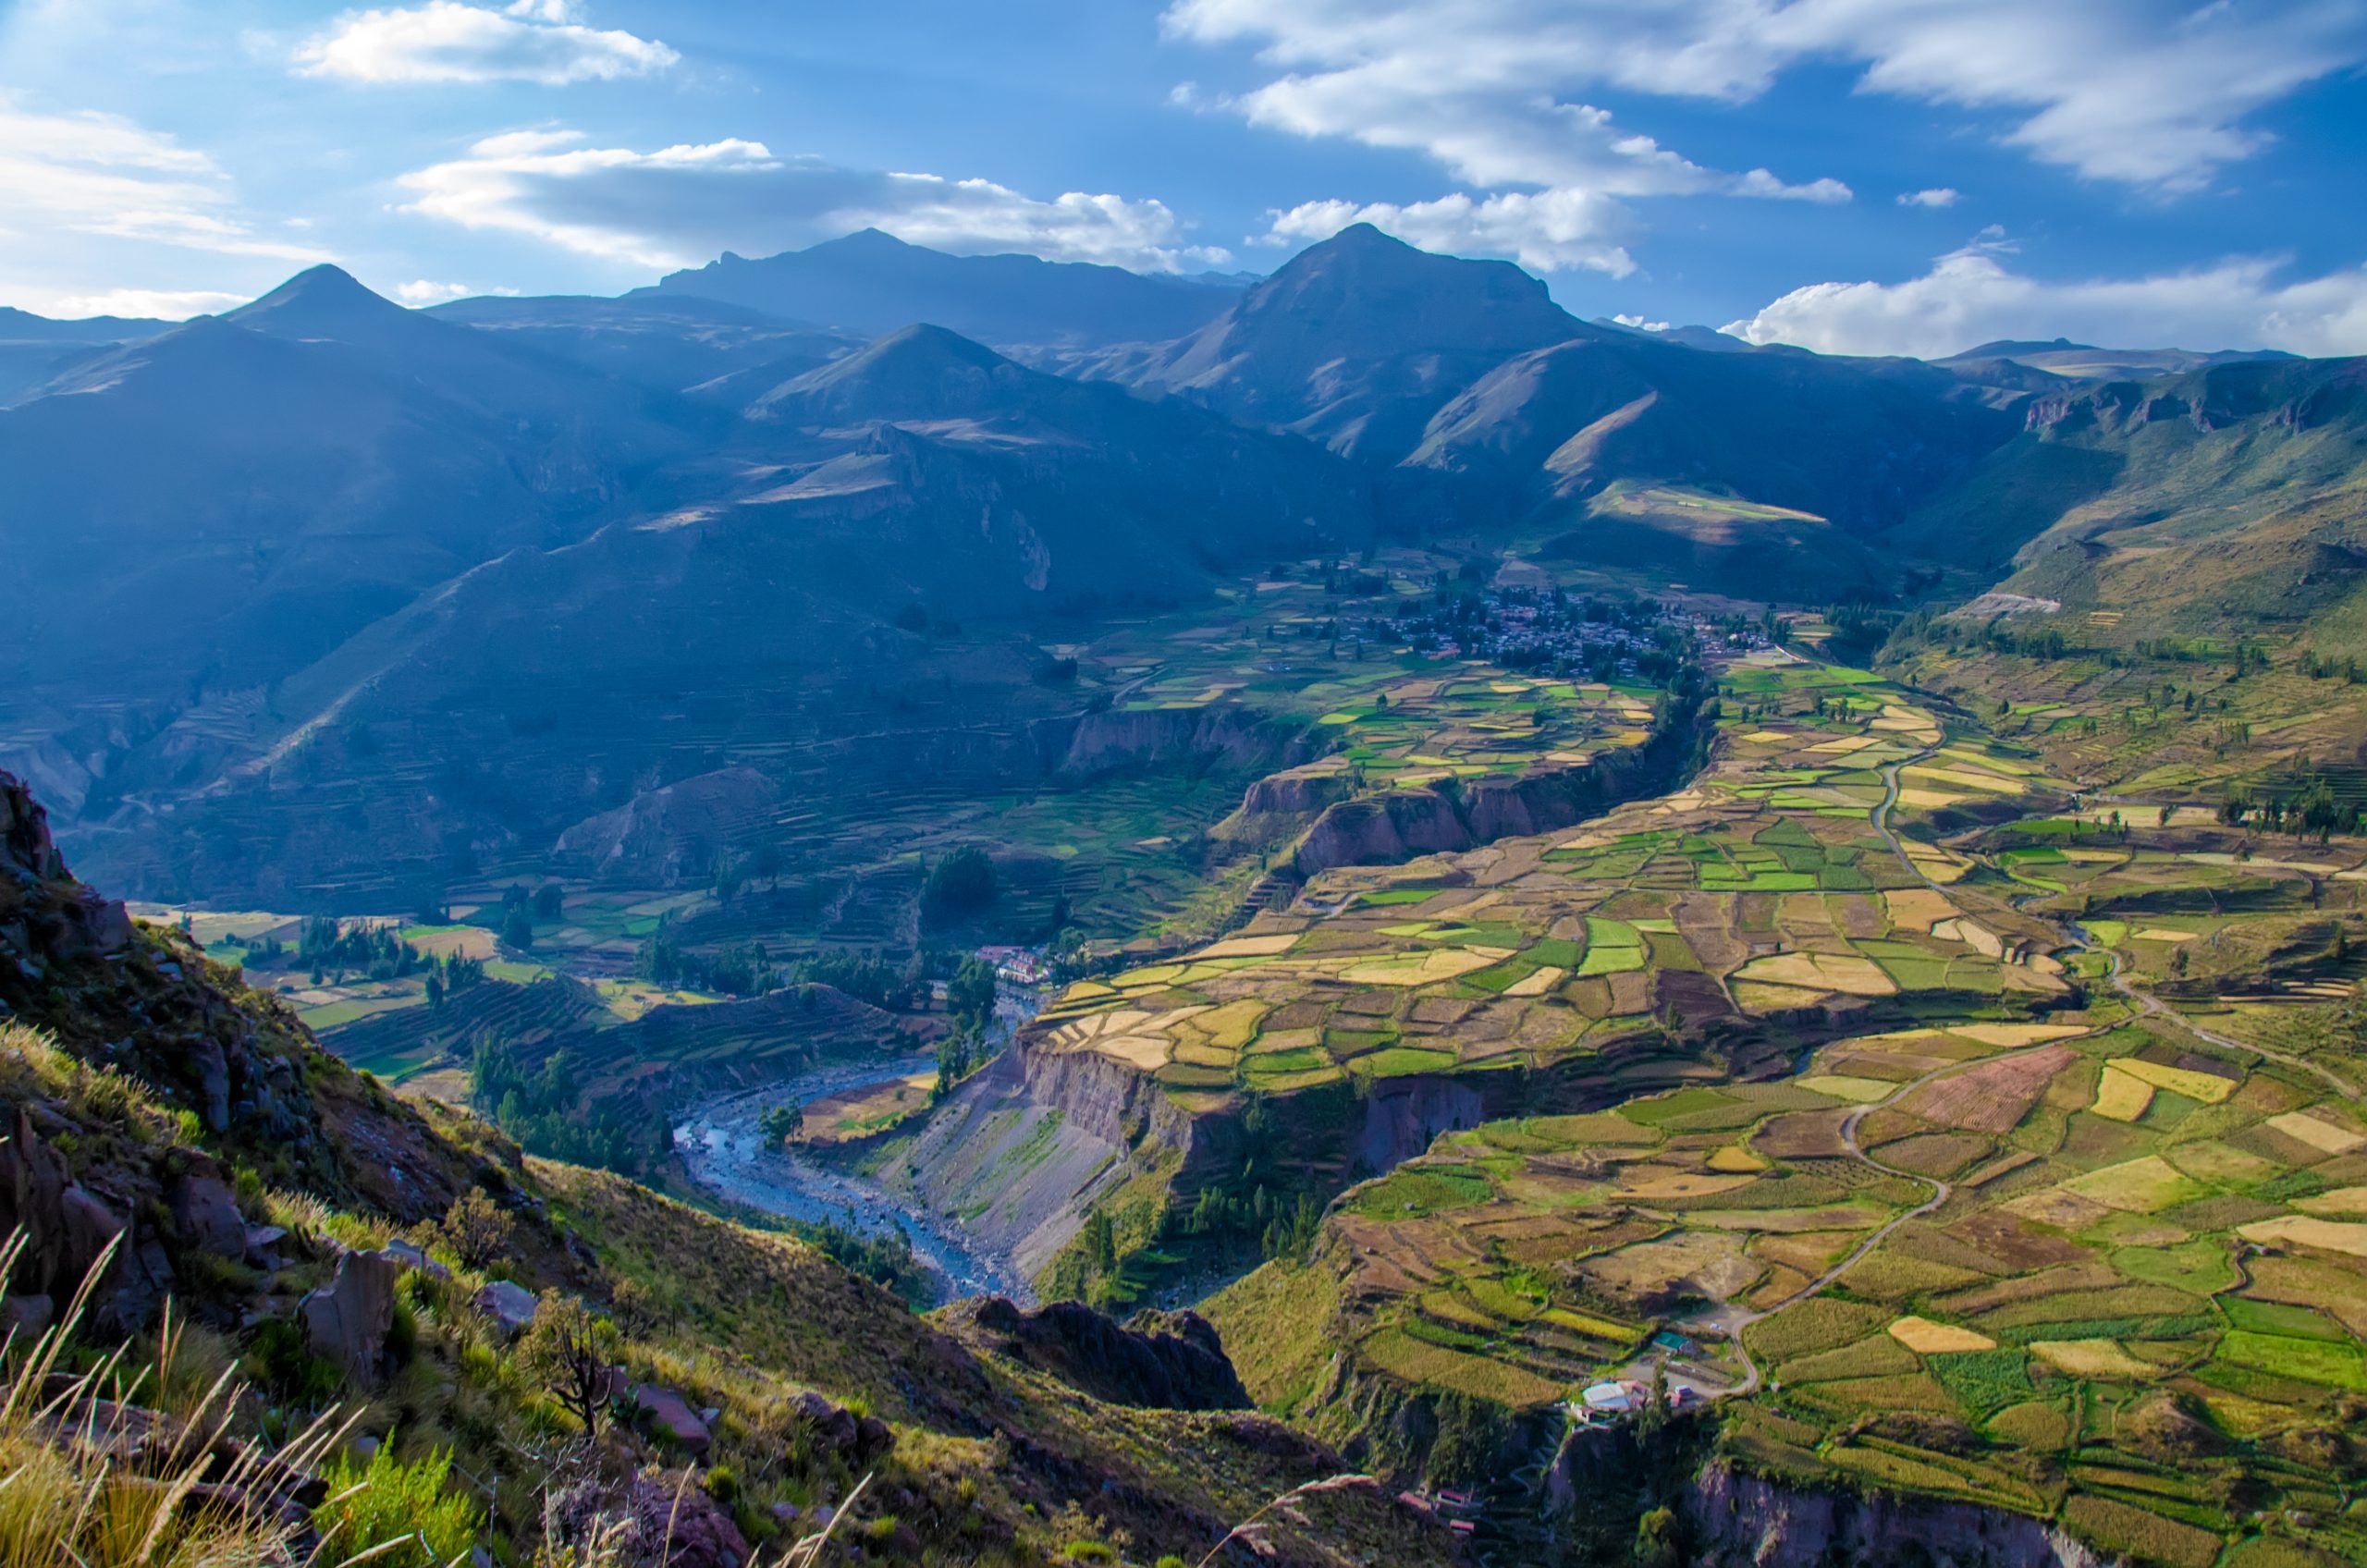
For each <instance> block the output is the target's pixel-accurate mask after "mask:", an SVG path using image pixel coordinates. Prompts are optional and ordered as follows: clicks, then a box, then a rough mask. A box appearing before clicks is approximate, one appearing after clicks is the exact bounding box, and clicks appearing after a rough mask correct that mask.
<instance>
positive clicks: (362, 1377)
mask: <svg viewBox="0 0 2367 1568" xmlns="http://www.w3.org/2000/svg"><path fill="white" fill-rule="evenodd" d="M401 1274H402V1265H401V1264H400V1263H399V1262H398V1261H396V1260H395V1259H394V1258H392V1257H390V1256H386V1254H385V1253H375V1252H349V1253H346V1254H344V1255H343V1256H340V1257H339V1258H338V1259H337V1277H336V1278H335V1279H333V1280H330V1281H329V1282H328V1283H327V1284H325V1285H323V1286H322V1287H321V1288H320V1289H319V1290H317V1291H314V1292H313V1293H312V1294H310V1295H308V1296H306V1297H305V1298H304V1300H303V1302H302V1304H301V1305H300V1307H299V1309H298V1310H299V1311H300V1313H301V1314H302V1316H303V1319H304V1338H305V1341H306V1342H307V1343H308V1344H309V1345H310V1346H311V1348H312V1352H313V1354H314V1355H317V1356H319V1357H320V1358H321V1359H322V1360H323V1361H325V1362H329V1363H330V1364H332V1365H334V1366H339V1367H342V1368H343V1369H344V1371H345V1375H346V1377H347V1378H350V1379H351V1380H352V1382H353V1383H354V1385H355V1386H356V1387H359V1388H365V1389H374V1388H376V1387H377V1386H378V1384H379V1381H380V1378H381V1376H382V1374H383V1373H384V1372H385V1369H386V1336H387V1334H388V1333H390V1332H391V1331H392V1330H393V1329H394V1326H395V1281H396V1280H398V1279H399V1278H400V1277H401Z"/></svg>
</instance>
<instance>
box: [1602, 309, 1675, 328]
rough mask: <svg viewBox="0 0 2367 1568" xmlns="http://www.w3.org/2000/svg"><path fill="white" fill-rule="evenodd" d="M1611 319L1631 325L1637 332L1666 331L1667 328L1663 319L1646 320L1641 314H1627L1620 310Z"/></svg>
mask: <svg viewBox="0 0 2367 1568" xmlns="http://www.w3.org/2000/svg"><path fill="white" fill-rule="evenodd" d="M1611 319H1612V320H1613V321H1615V322H1617V323H1618V324H1619V325H1622V326H1632V327H1634V328H1635V329H1636V330H1637V331H1638V332H1666V331H1667V330H1668V323H1666V322H1664V321H1646V320H1645V319H1644V318H1643V317H1642V316H1635V315H1628V314H1626V313H1625V312H1621V313H1620V314H1618V315H1615V316H1613V317H1612V318H1611Z"/></svg>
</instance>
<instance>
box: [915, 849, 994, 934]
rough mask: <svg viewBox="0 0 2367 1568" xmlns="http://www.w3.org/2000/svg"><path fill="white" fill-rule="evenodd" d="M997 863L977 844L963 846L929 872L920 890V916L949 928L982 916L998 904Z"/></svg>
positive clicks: (932, 867)
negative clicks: (957, 922)
mask: <svg viewBox="0 0 2367 1568" xmlns="http://www.w3.org/2000/svg"><path fill="white" fill-rule="evenodd" d="M996 891H997V889H996V887H995V863H994V862H993V861H992V860H991V859H989V858H988V857H987V851H984V850H982V849H980V848H979V847H978V846H977V845H975V844H964V845H963V846H962V847H961V848H960V849H958V850H955V851H953V852H952V853H950V854H949V855H947V856H946V857H945V858H944V859H943V860H940V861H938V863H937V864H935V865H933V866H931V867H930V868H929V873H928V881H927V882H926V884H925V885H924V886H923V887H922V888H921V913H922V914H923V915H924V916H926V917H927V918H928V919H929V920H931V921H933V922H936V923H938V924H945V925H950V924H952V923H953V922H956V921H961V920H966V919H968V918H970V917H971V916H973V915H975V914H979V913H983V912H984V911H985V910H986V909H987V907H988V906H989V905H991V904H992V903H993V902H994V901H995V894H996Z"/></svg>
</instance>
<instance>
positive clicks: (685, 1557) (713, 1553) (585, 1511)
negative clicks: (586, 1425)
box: [543, 1469, 752, 1568]
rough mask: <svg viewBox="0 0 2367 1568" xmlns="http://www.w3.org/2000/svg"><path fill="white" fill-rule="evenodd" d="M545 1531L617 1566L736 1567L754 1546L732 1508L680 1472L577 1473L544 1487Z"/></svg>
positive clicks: (554, 1540)
mask: <svg viewBox="0 0 2367 1568" xmlns="http://www.w3.org/2000/svg"><path fill="white" fill-rule="evenodd" d="M543 1538H544V1540H545V1541H546V1543H547V1544H548V1545H549V1546H550V1547H551V1548H552V1549H553V1550H558V1551H570V1550H571V1551H572V1552H573V1553H574V1554H575V1555H576V1557H577V1558H578V1559H579V1560H582V1559H583V1558H585V1557H587V1556H589V1555H590V1554H591V1553H592V1552H593V1551H595V1550H597V1552H598V1553H599V1556H600V1560H601V1561H602V1562H614V1563H617V1564H619V1568H742V1564H745V1563H746V1562H748V1561H749V1559H750V1557H751V1555H752V1553H751V1551H750V1549H749V1546H748V1539H747V1537H745V1536H742V1534H741V1533H740V1529H739V1526H738V1525H735V1524H733V1523H732V1520H731V1515H730V1513H728V1512H726V1511H725V1510H724V1508H723V1507H722V1505H721V1504H719V1503H717V1501H715V1500H714V1499H713V1498H711V1497H709V1496H708V1495H707V1492H706V1488H704V1487H702V1486H700V1485H699V1484H698V1482H697V1481H696V1480H695V1479H694V1478H692V1477H688V1476H683V1475H681V1473H679V1472H678V1473H676V1474H673V1475H668V1474H667V1473H666V1472H665V1471H663V1470H656V1469H651V1470H645V1471H644V1472H642V1473H641V1474H640V1475H638V1476H632V1477H630V1478H628V1479H626V1480H623V1481H621V1482H604V1481H600V1480H596V1479H590V1480H583V1481H578V1482H576V1483H575V1484H574V1485H572V1486H569V1487H561V1488H554V1489H553V1490H551V1491H549V1492H547V1493H546V1494H545V1496H544V1499H543Z"/></svg>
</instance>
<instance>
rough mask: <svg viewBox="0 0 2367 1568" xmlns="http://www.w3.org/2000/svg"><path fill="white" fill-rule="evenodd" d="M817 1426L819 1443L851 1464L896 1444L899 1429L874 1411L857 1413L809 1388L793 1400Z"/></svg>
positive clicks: (793, 1405) (808, 1421) (810, 1423)
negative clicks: (865, 1413)
mask: <svg viewBox="0 0 2367 1568" xmlns="http://www.w3.org/2000/svg"><path fill="white" fill-rule="evenodd" d="M789 1404H790V1408H791V1410H794V1411H795V1412H796V1413H797V1414H798V1415H801V1416H803V1417H804V1419H805V1423H806V1425H807V1426H808V1427H811V1428H812V1429H813V1433H814V1441H815V1444H816V1446H817V1447H819V1448H822V1449H826V1450H828V1452H832V1453H835V1454H837V1455H839V1456H840V1458H842V1459H844V1460H845V1461H846V1462H847V1463H848V1464H851V1465H862V1464H869V1463H870V1462H871V1461H872V1460H875V1459H877V1458H879V1457H881V1456H882V1455H884V1454H886V1453H887V1452H888V1451H889V1450H890V1449H892V1448H894V1447H895V1446H896V1433H895V1430H894V1428H892V1427H889V1425H888V1423H887V1422H885V1421H882V1420H880V1419H879V1418H878V1417H877V1416H873V1415H856V1414H855V1413H854V1412H853V1411H852V1410H849V1409H847V1408H846V1407H845V1406H843V1405H839V1404H833V1403H830V1401H828V1400H827V1399H825V1398H823V1397H822V1396H821V1395H820V1394H817V1393H816V1392H815V1391H814V1390H811V1389H808V1390H805V1391H804V1392H803V1393H801V1394H798V1395H797V1396H795V1397H794V1398H792V1399H791V1401H790V1402H789Z"/></svg>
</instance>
